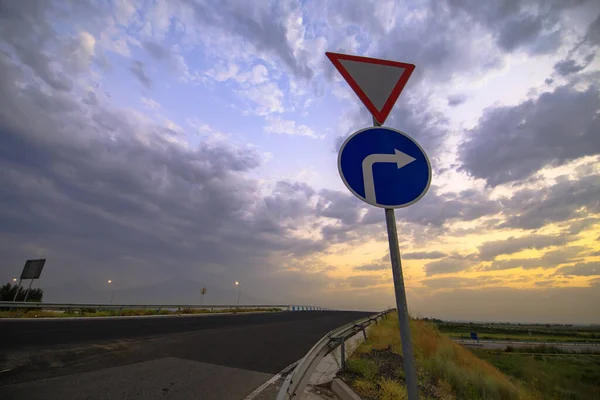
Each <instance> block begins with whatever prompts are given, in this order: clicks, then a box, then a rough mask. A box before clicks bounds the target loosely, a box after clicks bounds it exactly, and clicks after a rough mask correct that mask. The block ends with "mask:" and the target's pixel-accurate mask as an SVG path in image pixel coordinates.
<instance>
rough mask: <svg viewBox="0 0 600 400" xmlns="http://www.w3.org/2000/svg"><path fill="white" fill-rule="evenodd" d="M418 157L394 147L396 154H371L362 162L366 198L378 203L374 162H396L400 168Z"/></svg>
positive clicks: (368, 200)
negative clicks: (374, 178)
mask: <svg viewBox="0 0 600 400" xmlns="http://www.w3.org/2000/svg"><path fill="white" fill-rule="evenodd" d="M415 160H416V158H414V157H411V156H409V155H408V154H406V153H403V152H401V151H400V150H396V149H394V154H371V155H370V156H367V157H366V158H365V159H364V160H363V162H362V173H363V181H364V182H365V200H367V202H369V203H371V204H375V203H377V201H376V199H375V182H374V180H373V164H375V163H394V164H396V165H397V166H398V169H400V168H402V167H404V166H406V165H408V164H410V163H411V162H413V161H415Z"/></svg>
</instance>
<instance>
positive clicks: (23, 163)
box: [0, 57, 325, 280]
mask: <svg viewBox="0 0 600 400" xmlns="http://www.w3.org/2000/svg"><path fill="white" fill-rule="evenodd" d="M0 71H1V72H2V73H1V74H0V76H1V77H2V78H1V79H0V96H1V97H2V98H3V99H5V100H4V101H3V107H2V108H1V110H0V121H1V124H0V135H1V142H2V146H0V168H1V169H2V171H3V174H2V187H3V190H2V191H0V202H1V203H2V205H3V207H2V208H1V209H0V226H1V232H0V233H1V234H2V236H3V238H4V241H3V242H2V247H3V249H2V253H3V254H5V255H9V254H10V255H11V257H17V258H26V257H27V256H28V254H25V253H26V252H25V253H24V250H23V248H22V247H21V246H22V245H23V244H25V243H29V244H30V245H33V246H35V247H38V248H43V249H46V250H45V252H44V255H45V256H47V257H48V258H49V259H53V260H54V263H55V266H56V263H57V262H58V263H59V264H63V265H61V266H59V267H58V268H59V269H60V268H62V269H63V270H64V271H69V268H75V266H76V265H86V267H85V269H86V271H87V273H88V274H94V273H95V272H94V271H93V269H97V270H98V271H99V270H104V271H107V272H108V271H112V273H115V272H114V271H116V270H118V269H120V268H125V270H127V269H128V268H133V266H135V265H136V264H135V262H132V261H131V260H129V261H128V259H130V258H131V257H133V258H136V259H137V260H139V261H138V262H141V263H142V265H147V267H146V269H147V270H148V271H150V270H153V268H159V269H162V275H160V276H164V275H165V274H166V273H167V271H169V270H172V271H174V270H177V271H179V272H181V273H182V274H184V275H185V274H186V273H189V272H190V271H191V270H192V269H193V270H196V271H202V270H205V271H206V270H207V269H208V270H210V269H211V268H215V267H214V266H223V267H225V268H227V271H224V272H221V273H222V274H223V273H225V274H233V273H236V272H235V271H238V272H237V276H242V278H243V277H246V280H249V279H251V278H249V277H248V274H249V271H252V273H253V274H255V275H258V276H260V275H264V271H265V269H270V268H272V269H277V268H278V267H277V266H275V265H272V264H271V262H270V261H269V259H268V258H269V256H270V255H272V254H275V253H281V254H287V255H293V256H298V257H302V256H304V255H307V254H313V253H315V252H318V251H322V250H323V249H324V247H325V244H324V243H322V242H321V241H318V242H317V241H311V240H307V239H299V238H295V237H294V236H293V235H292V232H291V231H290V230H288V228H286V227H284V226H283V225H282V223H281V221H280V218H281V217H285V216H290V217H293V216H294V215H295V212H296V209H297V208H298V207H299V206H300V205H302V204H305V199H306V196H307V195H309V194H310V193H312V192H311V189H310V188H307V187H306V186H305V185H303V184H290V183H286V182H281V183H278V184H277V186H276V190H275V191H274V193H273V195H272V196H270V197H267V198H266V199H265V201H262V200H263V199H261V198H260V197H258V195H257V193H258V186H257V183H256V182H255V181H253V180H251V179H248V178H245V177H244V175H243V173H244V172H247V171H249V170H251V169H253V168H255V167H256V166H258V165H259V162H260V161H259V160H260V156H259V155H258V154H256V153H254V152H253V151H251V150H249V149H246V148H237V147H234V146H231V145H226V144H219V145H208V144H204V143H201V144H200V145H199V146H198V148H196V149H187V148H186V147H183V146H181V145H178V144H176V142H177V141H178V140H181V139H182V138H181V137H180V136H179V134H178V133H177V132H174V131H172V130H170V129H167V128H164V127H162V126H159V125H155V124H154V123H153V122H150V121H145V120H143V119H140V117H139V115H137V114H135V113H132V112H130V111H127V110H115V109H109V108H105V107H101V106H98V105H96V103H94V102H89V101H88V102H80V99H78V98H77V97H76V96H74V95H68V96H67V95H65V96H61V95H60V92H57V93H55V94H54V95H49V94H48V93H46V92H44V91H42V90H40V89H39V88H38V87H36V86H35V84H30V85H29V86H28V87H26V88H25V90H20V92H19V89H18V87H17V86H15V85H14V82H15V80H16V79H17V77H21V78H23V76H22V71H21V70H20V68H18V66H15V65H11V64H10V62H9V61H8V60H7V59H6V58H5V57H2V59H1V60H0ZM86 98H89V93H88V94H86ZM82 103H87V104H91V107H90V108H85V106H83V105H82ZM11 257H8V259H5V260H4V261H3V263H5V262H8V260H10V259H12V258H11ZM83 260H86V261H85V262H83ZM59 261H62V263H61V262H59ZM242 266H243V267H244V269H245V270H246V271H248V272H240V271H241V268H242ZM223 267H221V268H223ZM55 268H57V267H55ZM71 271H73V270H72V269H71ZM78 271H79V272H78V273H84V272H83V271H82V270H81V269H78ZM261 271H262V272H261ZM148 273H150V272H148ZM229 276H230V275H229Z"/></svg>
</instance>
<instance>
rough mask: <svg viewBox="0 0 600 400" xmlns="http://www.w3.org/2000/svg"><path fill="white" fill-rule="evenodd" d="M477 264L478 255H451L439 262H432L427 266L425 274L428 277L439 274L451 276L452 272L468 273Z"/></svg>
mask: <svg viewBox="0 0 600 400" xmlns="http://www.w3.org/2000/svg"><path fill="white" fill-rule="evenodd" d="M476 263H477V254H469V255H466V256H461V255H456V254H455V255H451V256H448V257H445V258H442V259H441V260H439V261H432V262H430V263H427V264H425V274H426V275H427V276H431V275H437V274H449V273H451V272H460V271H466V270H468V269H469V268H471V267H472V266H474V265H475V264H476Z"/></svg>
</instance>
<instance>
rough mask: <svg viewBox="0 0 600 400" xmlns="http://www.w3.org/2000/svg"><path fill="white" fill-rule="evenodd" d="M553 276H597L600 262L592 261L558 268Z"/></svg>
mask: <svg viewBox="0 0 600 400" xmlns="http://www.w3.org/2000/svg"><path fill="white" fill-rule="evenodd" d="M555 275H565V276H599V275H600V261H592V262H587V263H577V264H575V265H568V266H566V267H561V268H559V269H558V270H557V271H556V273H555Z"/></svg>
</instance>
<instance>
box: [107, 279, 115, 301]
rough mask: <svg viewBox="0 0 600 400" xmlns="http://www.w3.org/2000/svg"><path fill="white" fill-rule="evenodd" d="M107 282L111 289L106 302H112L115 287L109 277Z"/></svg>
mask: <svg viewBox="0 0 600 400" xmlns="http://www.w3.org/2000/svg"><path fill="white" fill-rule="evenodd" d="M108 284H109V285H110V286H112V290H111V292H110V301H109V302H108V304H112V302H113V297H115V287H114V285H113V284H112V280H111V279H109V280H108Z"/></svg>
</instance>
